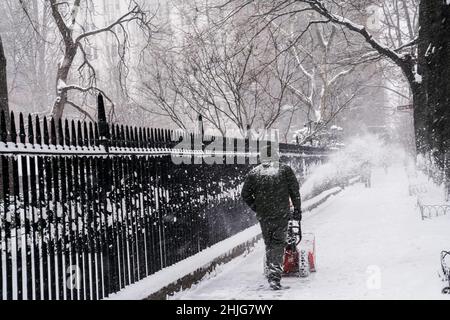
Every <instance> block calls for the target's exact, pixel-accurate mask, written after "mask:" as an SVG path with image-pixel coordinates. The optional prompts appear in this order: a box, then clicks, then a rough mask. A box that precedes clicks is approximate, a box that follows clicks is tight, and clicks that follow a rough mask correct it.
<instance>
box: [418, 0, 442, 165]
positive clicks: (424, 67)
mask: <svg viewBox="0 0 450 320" xmlns="http://www.w3.org/2000/svg"><path fill="white" fill-rule="evenodd" d="M419 24H420V32H419V39H420V42H419V52H418V53H419V54H418V56H419V61H418V72H419V74H421V75H422V78H423V84H422V86H421V87H422V88H421V89H422V93H421V94H420V97H419V99H420V100H421V101H420V103H421V105H420V106H418V107H419V108H420V109H421V110H419V111H418V115H419V116H420V117H421V118H420V119H421V121H422V122H423V124H422V125H423V127H422V126H420V127H417V128H416V132H419V131H420V130H422V129H423V130H425V131H426V138H425V142H426V145H425V147H424V148H422V149H423V150H422V149H421V151H425V152H429V153H431V155H432V156H433V158H434V159H435V160H436V161H437V163H438V165H439V166H440V168H441V169H444V168H445V164H444V162H445V154H446V152H447V150H448V149H449V147H450V125H449V121H450V81H449V79H450V5H448V4H446V1H445V0H434V1H429V0H422V1H421V2H420V17H419Z"/></svg>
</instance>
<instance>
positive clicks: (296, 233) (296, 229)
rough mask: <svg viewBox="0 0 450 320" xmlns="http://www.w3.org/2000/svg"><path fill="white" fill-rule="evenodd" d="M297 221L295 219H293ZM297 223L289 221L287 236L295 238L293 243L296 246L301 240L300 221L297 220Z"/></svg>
mask: <svg viewBox="0 0 450 320" xmlns="http://www.w3.org/2000/svg"><path fill="white" fill-rule="evenodd" d="M295 221H297V220H295ZM297 222H298V225H294V221H289V226H288V236H289V238H290V239H293V238H295V239H297V240H296V241H295V245H296V246H297V245H298V244H299V243H300V242H301V241H302V227H301V225H300V221H297Z"/></svg>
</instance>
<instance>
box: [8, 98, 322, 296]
mask: <svg viewBox="0 0 450 320" xmlns="http://www.w3.org/2000/svg"><path fill="white" fill-rule="evenodd" d="M98 107H99V110H98V114H99V121H98V122H96V123H91V122H90V123H84V122H83V123H81V122H75V121H68V120H64V121H63V120H59V121H54V120H53V119H46V118H41V119H40V118H39V117H37V116H36V117H34V118H33V117H32V116H31V115H28V117H24V116H23V115H22V114H20V115H19V119H17V120H18V121H17V122H18V130H16V120H15V118H14V113H11V115H10V117H9V119H8V120H9V122H10V123H9V125H8V126H7V125H6V123H7V117H6V115H5V114H4V113H1V114H0V246H1V251H0V253H1V254H0V256H1V259H0V299H3V300H12V299H18V300H22V299H61V300H62V299H67V300H71V299H72V300H87V299H102V298H105V297H108V296H109V295H110V294H112V293H115V292H118V291H119V290H121V289H122V288H124V287H126V286H128V285H130V284H132V283H135V282H137V281H139V280H141V279H143V278H145V277H148V276H149V275H152V274H154V273H155V272H157V271H159V270H161V269H163V268H166V267H168V266H171V265H174V264H175V263H177V262H179V261H181V260H184V259H186V258H188V257H190V256H193V255H195V254H196V253H198V252H200V251H202V250H204V249H205V248H208V247H210V246H211V245H213V244H215V243H218V242H219V241H222V240H224V239H226V238H229V237H230V236H232V235H234V234H236V233H238V232H240V231H242V230H244V229H246V228H248V227H250V226H252V225H254V224H255V223H256V220H255V217H254V214H253V213H251V212H250V211H249V210H248V209H247V208H246V206H245V205H244V204H243V203H242V201H241V199H240V195H239V186H240V185H241V184H242V182H243V178H244V177H245V174H246V173H247V172H248V171H249V170H250V169H251V168H252V167H253V165H252V164H250V162H249V159H250V156H252V155H251V152H250V150H249V147H248V145H249V143H248V140H245V141H244V143H245V144H246V149H245V154H244V158H245V161H244V162H243V163H242V164H239V163H236V162H235V163H234V164H223V165H221V164H214V165H207V164H204V163H201V164H195V165H194V164H180V165H176V164H174V163H173V161H172V159H171V152H172V151H173V149H174V148H175V146H176V144H177V143H178V142H179V141H180V140H182V139H185V138H187V137H188V135H190V138H192V137H194V136H196V135H200V134H199V133H195V134H194V133H189V134H186V133H183V132H178V131H174V130H167V129H155V128H135V127H129V126H122V125H109V124H108V123H107V122H106V117H105V112H104V106H103V101H102V98H101V97H99V105H98ZM25 120H28V121H27V126H25ZM175 137H178V139H174V138H175ZM200 138H201V141H202V147H201V149H200V150H197V149H195V148H194V147H192V149H190V150H185V152H187V154H189V156H190V157H191V158H192V159H196V158H199V157H200V158H201V157H203V156H204V154H205V152H204V146H205V145H208V143H211V142H212V141H213V140H214V137H212V136H206V135H203V134H201V137H200ZM225 143H228V144H231V145H233V146H234V150H231V151H230V153H229V154H227V155H226V156H230V154H231V156H233V157H238V156H242V155H241V154H239V153H238V152H237V145H238V143H239V141H238V139H235V138H225V139H224V144H225ZM258 151H259V144H257V150H256V152H258ZM280 151H281V152H282V154H283V153H286V154H287V153H288V152H289V154H296V155H297V157H296V159H298V161H297V162H296V163H298V165H297V169H298V170H300V172H304V171H305V170H304V169H305V166H307V165H308V164H309V163H311V162H317V161H322V160H323V159H324V156H326V154H327V151H326V150H324V149H315V148H305V147H300V146H292V145H281V146H280ZM286 154H284V157H285V158H286V157H287V156H286ZM298 155H300V156H298ZM302 155H304V156H302ZM223 156H225V155H223ZM192 163H195V162H192Z"/></svg>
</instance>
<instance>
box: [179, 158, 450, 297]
mask: <svg viewBox="0 0 450 320" xmlns="http://www.w3.org/2000/svg"><path fill="white" fill-rule="evenodd" d="M372 184H373V185H372V188H370V189H366V188H364V187H363V186H362V184H360V183H358V184H356V185H354V186H351V187H349V188H347V189H346V190H345V191H343V192H341V193H340V194H338V195H337V196H334V197H333V198H330V199H329V200H328V201H327V202H325V203H324V204H323V205H321V206H319V207H318V208H317V209H315V210H313V211H312V212H310V213H308V214H305V217H304V219H303V229H304V231H305V232H314V233H315V235H316V241H317V243H316V245H317V248H316V249H317V267H318V271H317V273H316V274H312V275H311V276H310V277H309V278H307V279H299V278H287V279H283V282H282V283H283V284H284V285H286V286H289V288H287V289H285V290H282V291H276V292H274V291H270V290H268V289H267V285H266V281H265V279H264V277H263V275H262V263H263V262H262V261H263V254H264V248H263V244H262V243H261V242H260V243H259V244H258V245H257V246H256V248H255V249H254V250H253V251H252V252H250V253H249V254H248V255H246V256H241V257H239V258H237V259H235V260H233V261H231V262H230V263H228V264H225V265H222V266H220V267H218V268H217V269H216V271H215V272H214V274H211V275H208V276H207V278H205V279H204V280H203V281H202V282H200V283H199V284H198V285H196V286H195V287H193V288H191V289H189V290H186V291H183V292H179V293H177V294H176V295H174V296H173V297H172V298H173V299H449V298H450V297H449V296H444V295H442V294H441V293H440V292H441V289H442V287H443V286H444V284H443V282H441V280H440V279H439V277H438V270H439V268H440V261H439V254H440V252H441V250H443V249H450V232H449V230H450V216H442V217H438V218H434V219H429V220H426V221H422V220H421V219H420V215H419V212H418V210H417V208H416V207H415V205H416V199H415V198H414V197H411V196H409V195H408V179H407V176H406V173H405V171H404V170H403V168H402V167H395V168H390V170H389V174H388V175H386V174H385V173H384V171H383V170H380V169H375V170H374V173H373V181H372Z"/></svg>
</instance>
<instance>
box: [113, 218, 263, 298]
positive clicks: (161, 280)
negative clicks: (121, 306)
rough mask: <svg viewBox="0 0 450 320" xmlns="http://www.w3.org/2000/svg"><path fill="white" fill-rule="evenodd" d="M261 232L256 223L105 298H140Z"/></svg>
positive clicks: (207, 263)
mask: <svg viewBox="0 0 450 320" xmlns="http://www.w3.org/2000/svg"><path fill="white" fill-rule="evenodd" d="M260 233H261V228H260V227H259V224H258V225H255V226H253V227H250V228H248V229H246V230H244V231H242V232H239V233H238V234H236V235H234V236H232V237H230V238H228V239H226V240H224V241H221V242H219V243H217V244H215V245H213V246H212V247H209V248H207V249H205V250H203V251H201V252H199V253H197V254H196V255H194V256H192V257H189V258H187V259H185V260H183V261H180V262H178V263H176V264H174V265H172V266H170V267H167V268H164V269H163V270H160V271H158V272H156V273H155V274H153V275H151V276H148V277H147V278H145V279H143V280H140V281H139V282H137V283H134V284H132V285H130V286H128V287H126V288H124V289H123V290H121V291H120V292H118V293H115V294H112V295H110V296H109V297H108V298H106V299H107V300H142V299H145V298H147V297H148V296H150V295H151V294H152V293H155V292H157V291H159V290H161V289H162V288H164V287H165V286H167V285H169V284H171V283H174V282H176V281H178V280H179V279H181V278H183V277H184V276H186V275H188V274H191V273H193V272H195V271H196V270H198V269H200V268H204V267H206V266H208V265H209V264H210V263H211V262H212V261H213V260H214V259H216V258H219V257H220V256H222V255H224V254H227V253H229V252H230V251H231V250H233V249H234V248H235V247H237V246H239V245H241V244H243V243H245V242H247V241H250V240H251V239H253V238H255V237H256V236H258V235H259V234H260Z"/></svg>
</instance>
